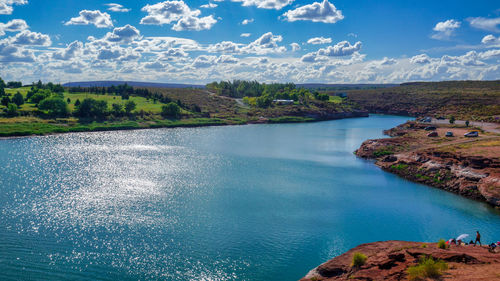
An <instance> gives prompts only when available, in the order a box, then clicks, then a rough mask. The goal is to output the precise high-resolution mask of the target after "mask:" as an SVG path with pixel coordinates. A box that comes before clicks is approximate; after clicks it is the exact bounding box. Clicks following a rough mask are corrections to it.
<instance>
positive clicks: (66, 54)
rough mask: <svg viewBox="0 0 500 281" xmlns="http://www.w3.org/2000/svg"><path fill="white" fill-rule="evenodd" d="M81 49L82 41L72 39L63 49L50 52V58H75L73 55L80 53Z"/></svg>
mask: <svg viewBox="0 0 500 281" xmlns="http://www.w3.org/2000/svg"><path fill="white" fill-rule="evenodd" d="M82 49H83V43H82V42H80V41H74V42H72V43H71V44H69V45H68V46H67V47H66V48H65V49H62V50H60V51H57V52H55V53H53V54H52V58H54V59H56V60H70V59H73V58H75V56H77V55H80V54H81V52H82Z"/></svg>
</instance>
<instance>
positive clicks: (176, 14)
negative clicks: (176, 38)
mask: <svg viewBox="0 0 500 281" xmlns="http://www.w3.org/2000/svg"><path fill="white" fill-rule="evenodd" d="M142 11H143V12H146V13H148V15H147V16H145V17H144V18H142V19H141V24H150V25H164V24H173V26H172V30H175V31H183V30H196V31H200V30H207V29H210V28H212V26H213V25H214V24H215V23H216V22H217V20H216V19H215V18H214V17H213V16H212V15H210V16H206V17H199V16H200V14H201V11H200V10H197V9H195V10H191V8H189V6H188V5H186V3H184V1H182V0H180V1H164V2H160V3H157V4H154V5H149V4H148V5H146V6H144V7H143V8H142Z"/></svg>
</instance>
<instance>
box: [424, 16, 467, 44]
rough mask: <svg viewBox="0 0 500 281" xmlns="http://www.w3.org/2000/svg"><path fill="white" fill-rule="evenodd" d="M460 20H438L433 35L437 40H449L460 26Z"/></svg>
mask: <svg viewBox="0 0 500 281" xmlns="http://www.w3.org/2000/svg"><path fill="white" fill-rule="evenodd" d="M460 24H461V23H460V22H459V21H456V20H453V19H451V20H447V21H443V22H438V23H437V24H436V26H434V28H433V29H432V30H434V31H435V32H436V33H434V34H433V35H432V36H431V37H432V38H433V39H437V40H447V39H449V38H450V37H451V36H453V35H454V32H455V30H456V29H458V28H459V27H460Z"/></svg>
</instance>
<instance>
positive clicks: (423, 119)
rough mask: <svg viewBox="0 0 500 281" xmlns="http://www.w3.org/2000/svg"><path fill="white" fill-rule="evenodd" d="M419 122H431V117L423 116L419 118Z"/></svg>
mask: <svg viewBox="0 0 500 281" xmlns="http://www.w3.org/2000/svg"><path fill="white" fill-rule="evenodd" d="M420 122H423V123H431V122H432V118H430V117H424V118H422V119H420Z"/></svg>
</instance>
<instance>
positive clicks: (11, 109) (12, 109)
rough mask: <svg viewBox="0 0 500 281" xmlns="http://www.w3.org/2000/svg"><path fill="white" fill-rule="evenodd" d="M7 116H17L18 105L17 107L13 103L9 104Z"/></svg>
mask: <svg viewBox="0 0 500 281" xmlns="http://www.w3.org/2000/svg"><path fill="white" fill-rule="evenodd" d="M7 115H9V116H17V105H15V104H13V103H9V104H8V105H7Z"/></svg>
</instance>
